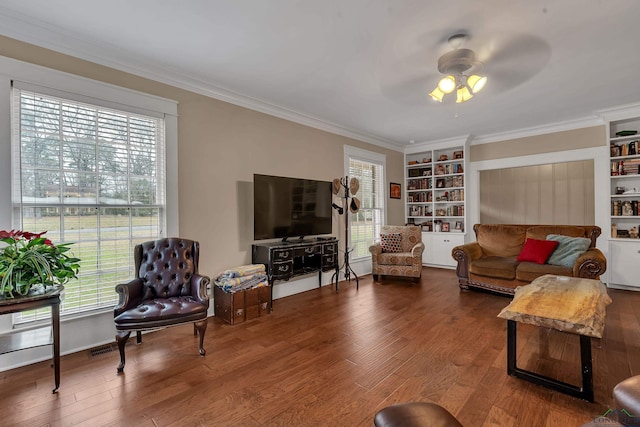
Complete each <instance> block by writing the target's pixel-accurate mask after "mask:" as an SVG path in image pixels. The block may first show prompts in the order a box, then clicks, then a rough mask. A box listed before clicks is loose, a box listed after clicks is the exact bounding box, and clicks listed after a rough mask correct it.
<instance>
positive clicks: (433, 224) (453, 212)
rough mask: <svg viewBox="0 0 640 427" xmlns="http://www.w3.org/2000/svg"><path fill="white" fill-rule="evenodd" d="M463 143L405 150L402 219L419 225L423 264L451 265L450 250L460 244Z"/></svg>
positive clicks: (462, 232) (463, 207)
mask: <svg viewBox="0 0 640 427" xmlns="http://www.w3.org/2000/svg"><path fill="white" fill-rule="evenodd" d="M466 162H467V159H466V153H465V147H464V146H461V145H453V144H449V145H448V146H446V145H437V146H434V148H433V149H422V150H420V149H417V147H415V148H413V149H410V150H408V151H407V152H405V189H406V190H405V197H406V199H405V200H406V211H405V216H406V222H407V223H408V224H416V225H419V226H421V227H422V243H424V245H425V250H424V252H423V253H422V263H423V264H424V265H429V266H434V267H444V268H455V265H456V263H455V260H454V259H453V257H452V256H451V250H452V249H453V248H454V247H455V246H457V245H462V244H464V241H465V232H466V231H467V222H466V219H465V218H466V214H465V210H466V199H465V172H466V170H467V163H466Z"/></svg>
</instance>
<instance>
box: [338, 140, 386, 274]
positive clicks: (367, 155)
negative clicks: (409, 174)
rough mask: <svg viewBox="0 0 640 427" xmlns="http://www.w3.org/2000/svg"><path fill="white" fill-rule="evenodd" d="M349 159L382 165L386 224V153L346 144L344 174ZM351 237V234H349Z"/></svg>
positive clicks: (356, 259) (364, 257)
mask: <svg viewBox="0 0 640 427" xmlns="http://www.w3.org/2000/svg"><path fill="white" fill-rule="evenodd" d="M349 159H356V160H362V161H365V162H371V163H379V164H381V165H382V182H383V185H382V197H383V200H384V201H385V203H384V209H383V212H384V223H383V224H382V225H386V223H387V202H386V200H387V156H386V155H385V154H381V153H376V152H375V151H369V150H364V149H362V148H358V147H353V146H350V145H345V146H344V175H345V176H348V175H349ZM349 237H351V236H349ZM349 243H350V242H345V244H349ZM364 259H369V257H367V256H363V257H358V258H354V259H353V261H356V262H357V261H358V260H364Z"/></svg>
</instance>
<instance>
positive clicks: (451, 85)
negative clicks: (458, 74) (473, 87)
mask: <svg viewBox="0 0 640 427" xmlns="http://www.w3.org/2000/svg"><path fill="white" fill-rule="evenodd" d="M438 89H440V90H441V91H442V92H443V93H445V94H449V93H451V92H453V91H454V90H455V89H456V78H455V77H453V76H446V77H443V78H441V79H440V81H439V82H438Z"/></svg>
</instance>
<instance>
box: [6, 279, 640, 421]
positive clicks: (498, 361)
mask: <svg viewBox="0 0 640 427" xmlns="http://www.w3.org/2000/svg"><path fill="white" fill-rule="evenodd" d="M276 286H278V285H276ZM609 295H610V296H611V297H612V299H613V304H611V305H610V306H609V307H608V309H607V320H606V329H605V336H604V338H603V339H602V340H597V339H594V340H593V342H592V348H593V360H594V385H595V399H596V403H588V402H585V401H581V400H579V399H576V398H572V397H569V396H566V395H563V394H561V393H558V392H555V391H551V390H548V389H546V388H542V387H540V386H536V385H534V384H531V383H528V382H525V381H523V380H520V379H516V378H512V377H509V376H507V374H506V321H504V320H502V319H498V318H497V317H496V315H497V314H498V312H499V311H500V310H501V309H502V308H503V307H504V306H506V305H507V304H508V303H509V301H510V300H509V299H508V298H504V297H500V296H495V295H490V294H485V293H480V292H461V291H460V290H459V288H458V286H457V281H456V278H455V274H454V272H453V271H450V270H440V269H431V268H425V269H424V272H423V275H422V281H421V283H420V284H414V285H412V284H411V282H410V281H404V280H402V279H395V280H394V279H385V280H383V281H382V282H381V283H373V282H372V279H371V276H365V277H364V278H363V280H361V282H360V289H359V290H358V291H356V289H355V284H354V283H342V284H341V286H340V292H339V293H337V294H336V293H335V292H334V290H333V289H332V288H331V287H330V286H325V287H323V288H322V289H318V290H312V291H308V292H305V293H302V294H298V295H294V296H290V297H287V298H283V299H279V300H276V301H275V303H274V312H273V313H272V314H269V315H267V316H263V317H260V318H258V319H254V320H251V321H248V322H246V323H242V324H238V325H233V326H232V325H226V324H222V323H220V322H219V321H218V320H217V319H214V318H212V319H210V320H209V327H208V330H207V333H206V338H205V348H206V350H207V355H206V356H205V357H200V356H199V355H198V348H197V338H195V337H194V336H193V334H192V327H191V326H190V325H186V326H179V327H174V328H171V329H167V330H163V331H158V332H153V333H150V334H146V335H145V336H144V339H143V344H142V345H140V346H136V345H135V344H133V345H131V346H129V347H128V349H127V365H126V368H125V373H124V375H116V366H117V365H118V360H119V358H118V352H117V350H114V351H112V352H107V353H104V354H100V355H92V354H91V352H90V351H83V352H79V353H75V354H71V355H67V356H63V357H62V363H61V372H62V378H61V386H60V390H59V392H58V393H57V394H51V389H52V385H53V375H52V370H51V367H50V364H49V363H47V362H43V363H38V364H35V365H30V366H26V367H22V368H19V369H14V370H11V371H6V372H0V414H2V420H0V425H3V426H8V425H12V426H13V425H16V426H46V425H52V426H69V425H86V426H214V425H215V426H217V425H222V426H261V425H282V426H320V425H322V426H324V425H329V426H371V425H373V416H374V414H375V413H376V411H377V410H379V409H381V408H383V407H385V406H387V405H390V404H394V403H399V402H407V401H426V402H436V403H438V404H440V405H442V406H444V407H446V408H447V409H448V410H449V411H450V412H452V413H453V414H454V415H455V416H456V417H457V418H458V419H459V420H460V421H461V422H462V424H463V425H465V426H467V427H477V426H500V427H504V426H526V427H535V426H563V427H566V426H580V425H582V424H584V423H587V422H589V421H591V420H593V419H594V418H595V417H597V416H598V415H600V414H602V413H604V412H605V410H607V408H609V406H610V405H612V399H611V390H612V388H613V386H614V385H615V384H616V383H617V382H618V381H620V380H622V379H624V378H627V377H629V376H630V375H637V374H640V352H639V351H638V350H639V348H640V309H638V307H640V292H629V291H620V290H611V289H610V290H609ZM63 327H64V325H63ZM130 341H133V342H135V339H132V340H130ZM518 366H520V367H524V368H526V369H530V370H536V371H537V372H539V373H542V374H546V375H552V376H555V377H557V378H559V379H561V380H563V381H565V382H569V383H573V384H579V381H580V368H579V339H578V337H577V336H576V335H570V334H566V333H561V332H557V331H553V330H548V329H542V328H536V327H533V326H528V325H519V326H518Z"/></svg>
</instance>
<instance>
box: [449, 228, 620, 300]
mask: <svg viewBox="0 0 640 427" xmlns="http://www.w3.org/2000/svg"><path fill="white" fill-rule="evenodd" d="M473 230H474V231H475V234H476V241H475V242H473V243H468V244H465V245H461V246H456V247H455V248H453V250H452V251H451V255H452V256H453V258H454V259H455V260H456V261H457V262H458V265H457V268H456V273H457V275H458V283H459V285H460V288H462V289H472V288H475V289H483V290H488V291H491V292H495V293H499V294H503V295H508V296H511V295H513V293H514V292H515V288H516V287H518V286H522V285H526V284H529V283H531V282H532V281H533V280H534V279H536V278H538V277H540V276H543V275H545V274H555V275H558V276H570V277H582V278H588V279H598V278H599V277H600V275H601V274H603V273H604V272H605V270H606V268H607V260H606V258H605V256H604V254H603V253H602V252H601V251H600V250H599V249H597V248H596V247H595V246H596V239H597V238H598V236H599V235H600V233H601V230H600V227H597V226H594V225H585V226H576V225H518V224H476V225H474V226H473ZM549 234H559V235H563V236H569V237H586V238H588V239H590V240H591V246H590V247H589V248H588V249H587V251H586V252H584V253H583V254H582V255H580V256H579V257H578V259H577V260H576V262H575V264H574V265H573V268H570V267H565V266H560V265H551V264H537V263H534V262H519V261H518V260H517V258H518V255H519V254H520V252H521V250H522V247H523V246H524V244H525V242H526V239H527V238H531V239H536V240H545V239H546V237H547V235H549Z"/></svg>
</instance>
